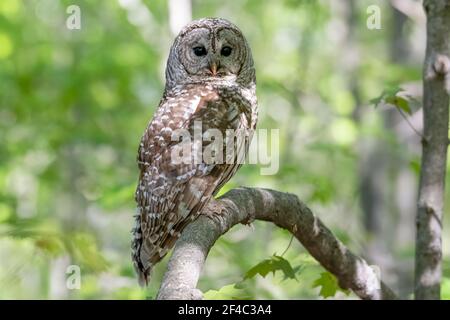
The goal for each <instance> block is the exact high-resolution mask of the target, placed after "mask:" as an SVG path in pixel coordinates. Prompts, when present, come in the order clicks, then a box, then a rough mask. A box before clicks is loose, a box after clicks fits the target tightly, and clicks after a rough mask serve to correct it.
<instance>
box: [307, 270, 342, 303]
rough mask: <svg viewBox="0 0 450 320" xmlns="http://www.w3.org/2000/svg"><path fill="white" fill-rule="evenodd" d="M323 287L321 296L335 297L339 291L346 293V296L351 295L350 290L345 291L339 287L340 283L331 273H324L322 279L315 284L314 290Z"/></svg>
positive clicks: (321, 275)
mask: <svg viewBox="0 0 450 320" xmlns="http://www.w3.org/2000/svg"><path fill="white" fill-rule="evenodd" d="M317 287H321V289H320V292H319V294H320V295H321V296H322V297H324V298H328V297H334V296H335V295H336V292H337V291H341V292H344V293H345V294H346V295H349V294H350V291H349V290H344V289H341V287H339V284H338V281H337V279H336V277H335V276H334V275H332V274H331V273H330V272H322V273H321V274H320V277H319V278H318V279H316V281H314V283H313V288H317Z"/></svg>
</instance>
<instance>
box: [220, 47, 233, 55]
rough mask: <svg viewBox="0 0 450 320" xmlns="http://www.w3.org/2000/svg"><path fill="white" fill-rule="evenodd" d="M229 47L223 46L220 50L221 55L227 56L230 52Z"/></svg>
mask: <svg viewBox="0 0 450 320" xmlns="http://www.w3.org/2000/svg"><path fill="white" fill-rule="evenodd" d="M231 51H232V49H231V47H228V46H225V47H223V48H222V50H220V54H221V55H223V56H224V57H228V56H229V55H230V54H231Z"/></svg>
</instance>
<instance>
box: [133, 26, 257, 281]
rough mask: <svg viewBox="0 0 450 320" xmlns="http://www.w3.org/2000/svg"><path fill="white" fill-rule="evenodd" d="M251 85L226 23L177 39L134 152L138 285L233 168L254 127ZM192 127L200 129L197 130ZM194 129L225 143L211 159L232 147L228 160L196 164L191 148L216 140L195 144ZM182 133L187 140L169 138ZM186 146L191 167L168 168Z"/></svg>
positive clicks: (238, 38)
mask: <svg viewBox="0 0 450 320" xmlns="http://www.w3.org/2000/svg"><path fill="white" fill-rule="evenodd" d="M225 45H227V46H228V47H230V48H231V50H232V51H231V53H230V54H228V53H229V52H227V55H226V56H224V55H223V54H221V47H223V46H225ZM198 46H204V48H205V51H206V54H204V55H203V50H202V52H201V54H202V55H201V56H197V54H196V53H195V52H194V50H193V48H196V47H198ZM196 51H197V53H198V52H199V50H196ZM255 82H256V81H255V72H254V67H253V59H252V56H251V51H250V48H249V46H248V44H247V41H246V40H245V38H244V37H243V35H242V33H241V32H240V30H239V29H238V28H237V27H236V26H234V25H233V24H231V23H230V22H228V21H226V20H223V19H201V20H197V21H194V22H192V23H190V24H189V25H188V26H186V27H185V28H184V29H183V30H182V31H181V32H180V34H179V35H178V36H177V38H176V39H175V42H174V44H173V46H172V48H171V51H170V55H169V59H168V62H167V69H166V88H165V92H164V95H163V98H162V99H161V102H160V104H159V107H158V109H157V111H156V113H155V115H154V117H153V119H152V120H151V122H150V123H149V124H148V126H147V129H146V130H145V132H144V134H143V136H142V139H141V143H140V145H139V150H138V166H139V169H140V175H139V182H138V186H137V189H136V194H135V199H136V202H137V204H138V208H137V210H138V212H137V215H136V226H135V228H134V229H133V234H134V239H133V242H132V258H133V263H134V267H135V269H136V271H137V273H138V275H139V283H140V284H142V285H144V284H147V283H148V280H149V274H150V271H151V269H152V267H153V266H154V265H155V264H156V263H157V262H159V261H160V260H161V259H162V258H163V257H164V256H165V255H166V254H167V252H168V250H170V248H172V247H173V245H174V243H175V241H176V240H177V239H178V237H179V236H180V234H181V232H182V231H183V229H184V227H185V226H186V225H187V224H188V223H189V222H190V221H192V220H194V219H195V218H196V217H197V216H198V215H199V214H200V213H201V211H202V209H203V207H204V206H205V205H206V204H207V203H208V201H209V200H210V198H211V197H212V196H214V195H215V194H216V193H217V192H218V191H219V190H220V188H221V187H222V186H223V185H224V184H225V183H226V182H227V181H228V180H229V179H230V178H231V177H232V176H233V175H234V174H235V172H236V171H237V169H238V168H239V166H240V164H241V160H242V159H240V157H242V156H243V155H245V154H246V153H247V151H248V147H249V144H250V140H251V137H252V135H253V131H254V130H255V126H256V120H257V101H256V93H255V87H256V83H255ZM198 124H200V128H196V125H198ZM196 129H199V130H200V133H201V134H200V135H201V137H200V138H205V136H206V135H207V133H208V134H209V132H210V130H211V129H215V130H216V131H215V132H219V133H220V134H221V135H222V137H224V139H223V142H222V144H221V146H220V148H219V149H220V150H215V151H214V152H213V154H216V153H219V154H222V155H226V154H227V150H226V149H227V147H229V146H230V145H231V146H232V147H233V148H234V151H235V152H234V153H233V154H232V157H231V159H227V161H225V159H224V161H222V162H220V161H213V162H211V161H209V162H208V161H205V159H201V161H200V162H198V161H195V157H194V156H195V150H196V149H195V148H196V147H195V146H196V143H199V144H198V146H199V147H200V151H202V152H204V151H207V149H208V148H212V146H213V143H214V142H215V139H216V138H215V139H214V140H213V139H200V141H197V140H196V138H195V131H196ZM180 130H185V131H186V132H187V133H189V134H190V136H191V137H194V138H193V140H191V139H189V140H184V139H182V140H181V141H179V140H177V139H174V136H175V134H176V133H178V132H179V131H180ZM227 130H238V131H239V132H240V133H239V134H240V135H242V136H243V137H245V139H243V140H240V139H237V142H236V141H235V138H234V137H231V138H230V137H228V136H227ZM185 147H187V148H188V149H189V150H193V151H194V152H193V153H192V154H190V155H189V161H182V162H180V161H174V160H175V159H174V154H178V153H179V150H187V149H183V148H185ZM209 151H210V150H209ZM216 151H217V152H216ZM182 153H183V155H184V151H183V152H182ZM184 156H186V155H184Z"/></svg>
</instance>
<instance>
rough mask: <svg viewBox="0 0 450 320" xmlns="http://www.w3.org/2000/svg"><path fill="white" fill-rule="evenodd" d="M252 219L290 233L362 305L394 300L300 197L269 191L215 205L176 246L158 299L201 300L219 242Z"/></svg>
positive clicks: (243, 193) (241, 193)
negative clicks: (202, 279)
mask: <svg viewBox="0 0 450 320" xmlns="http://www.w3.org/2000/svg"><path fill="white" fill-rule="evenodd" d="M254 219H258V220H263V221H269V222H273V223H274V224H276V225H277V226H279V227H281V228H284V229H287V230H289V231H290V232H291V233H292V234H293V235H294V236H295V237H296V238H297V239H298V240H299V241H300V242H301V243H302V244H303V246H304V247H305V248H306V249H307V250H308V252H309V253H310V254H311V255H312V256H313V257H314V258H315V259H316V260H317V261H318V262H319V263H320V264H321V265H322V266H323V267H324V268H325V269H327V270H328V271H330V272H331V273H333V274H334V275H335V276H336V277H337V279H338V281H339V284H340V286H341V287H342V288H344V289H351V290H352V291H353V292H354V293H355V294H356V295H358V296H359V297H360V298H361V299H374V300H375V299H396V296H395V294H394V293H393V292H392V291H391V290H390V289H389V288H388V287H387V286H386V285H385V284H384V283H383V282H381V281H379V279H378V277H377V274H376V272H375V271H374V269H373V268H372V267H370V266H369V265H368V264H367V262H366V261H365V260H363V259H362V258H360V257H358V256H356V255H355V254H353V253H352V252H351V251H350V250H348V249H347V248H346V247H345V246H344V245H343V244H342V242H340V241H339V240H338V239H337V238H336V237H335V236H334V235H333V234H332V232H331V231H330V230H329V229H328V228H327V227H325V225H324V224H323V223H322V222H321V221H320V220H319V219H318V218H317V217H315V216H314V215H313V213H312V212H311V210H310V209H309V208H308V207H307V206H306V205H305V204H303V203H302V202H301V201H300V200H299V199H298V197H297V196H295V195H293V194H289V193H283V192H279V191H274V190H269V189H253V188H239V189H234V190H231V191H230V192H228V193H226V194H225V195H224V196H222V197H221V198H219V199H218V200H213V201H212V202H211V203H210V204H209V205H208V206H207V208H206V209H205V210H204V214H203V215H202V216H200V217H199V218H198V219H197V220H196V221H194V222H193V223H191V224H190V225H188V226H187V227H186V229H185V230H184V231H183V234H182V236H181V238H180V239H179V240H178V241H177V244H176V246H175V249H174V252H173V254H172V257H171V258H170V261H169V264H168V268H167V271H166V273H165V275H164V278H163V281H162V284H161V288H160V290H159V293H158V296H157V299H201V298H202V293H201V292H200V291H199V290H197V289H196V286H197V282H198V279H199V276H200V272H201V269H202V267H203V264H204V263H205V260H206V257H207V255H208V252H209V250H210V249H211V248H212V246H213V245H214V243H215V241H216V240H217V239H218V238H219V237H220V236H221V235H222V234H224V233H225V232H227V231H228V230H229V229H230V228H231V227H233V226H234V225H236V224H239V223H249V222H251V221H253V220H254Z"/></svg>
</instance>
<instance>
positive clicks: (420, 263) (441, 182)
mask: <svg viewBox="0 0 450 320" xmlns="http://www.w3.org/2000/svg"><path fill="white" fill-rule="evenodd" d="M424 9H425V12H426V15H427V49H426V57H425V62H424V69H423V79H424V83H423V85H424V97H423V112H424V139H423V141H422V165H421V175H420V185H419V201H418V210H417V220H416V222H417V233H416V269H415V297H416V299H439V298H440V283H441V276H442V265H441V260H442V239H441V233H442V216H443V214H442V213H443V204H444V186H445V171H446V160H447V145H448V124H449V123H448V120H449V110H448V109H449V89H450V85H449V84H450V0H425V1H424Z"/></svg>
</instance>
